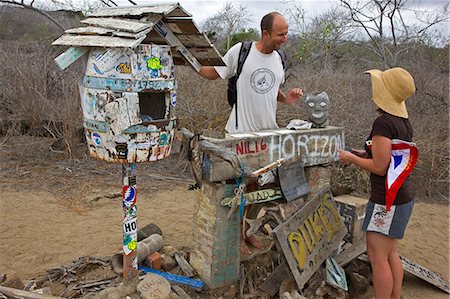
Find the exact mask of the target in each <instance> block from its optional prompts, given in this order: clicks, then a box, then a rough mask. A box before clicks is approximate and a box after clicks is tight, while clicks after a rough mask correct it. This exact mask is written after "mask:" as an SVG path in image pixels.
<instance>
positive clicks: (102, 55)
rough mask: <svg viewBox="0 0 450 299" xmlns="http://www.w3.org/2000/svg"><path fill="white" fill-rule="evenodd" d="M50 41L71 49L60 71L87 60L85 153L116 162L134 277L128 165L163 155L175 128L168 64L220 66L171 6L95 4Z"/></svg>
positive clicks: (128, 268) (132, 176) (127, 264)
mask: <svg viewBox="0 0 450 299" xmlns="http://www.w3.org/2000/svg"><path fill="white" fill-rule="evenodd" d="M81 23H83V24H85V25H86V26H83V27H79V28H73V29H69V30H66V31H65V34H64V35H62V36H61V37H59V38H58V39H57V40H56V41H54V42H53V45H58V46H71V47H70V48H69V49H68V50H67V51H65V52H64V53H62V54H61V55H60V56H58V57H57V58H56V59H55V61H56V63H57V64H58V65H59V66H60V68H61V69H65V68H66V67H68V66H69V65H70V64H71V63H73V62H74V61H76V60H77V59H78V58H80V57H83V56H84V57H87V62H86V69H85V73H84V76H83V78H82V80H81V81H80V84H79V89H80V98H81V106H82V110H83V118H84V124H83V125H84V128H85V134H86V140H87V144H88V147H89V153H90V155H91V156H92V157H94V158H97V159H100V160H103V161H106V162H112V163H121V164H122V165H123V166H122V170H123V171H122V175H123V187H122V199H123V210H124V217H123V252H124V255H123V256H124V259H123V269H124V277H125V278H133V277H136V275H137V250H136V248H137V213H136V211H137V209H136V194H137V189H136V163H140V162H151V161H157V160H161V159H163V158H165V157H167V156H169V154H170V151H171V146H172V142H173V139H174V129H175V127H176V120H177V119H176V116H175V108H176V104H177V82H176V79H175V74H174V65H177V64H190V65H191V66H192V67H193V68H194V69H195V70H196V71H199V69H200V67H201V66H202V65H224V64H223V61H222V59H221V56H220V54H219V53H218V52H217V51H216V49H215V48H214V46H213V45H212V44H211V43H210V41H209V40H208V38H207V37H206V36H205V35H204V34H202V33H200V31H199V30H198V28H197V26H196V25H195V23H194V22H193V20H192V16H191V15H190V14H189V13H188V12H186V11H185V10H184V9H183V8H182V7H181V6H180V5H179V4H166V5H154V6H132V7H116V8H107V9H102V10H100V11H98V12H95V13H90V14H89V15H88V17H87V18H86V19H84V20H82V21H81Z"/></svg>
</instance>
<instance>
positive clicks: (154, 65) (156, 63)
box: [147, 57, 163, 70]
mask: <svg viewBox="0 0 450 299" xmlns="http://www.w3.org/2000/svg"><path fill="white" fill-rule="evenodd" d="M147 67H148V68H149V69H151V70H160V69H162V68H163V67H162V65H161V60H160V59H159V58H158V57H151V58H149V59H148V60H147Z"/></svg>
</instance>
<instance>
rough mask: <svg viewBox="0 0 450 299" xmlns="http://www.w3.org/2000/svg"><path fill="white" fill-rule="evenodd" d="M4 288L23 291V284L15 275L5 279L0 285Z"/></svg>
mask: <svg viewBox="0 0 450 299" xmlns="http://www.w3.org/2000/svg"><path fill="white" fill-rule="evenodd" d="M2 285H3V286H4V287H8V288H13V289H18V290H23V289H24V288H25V284H24V283H23V282H22V280H21V279H20V278H19V276H17V274H15V273H14V274H13V275H11V277H6V281H5V283H3V284H2Z"/></svg>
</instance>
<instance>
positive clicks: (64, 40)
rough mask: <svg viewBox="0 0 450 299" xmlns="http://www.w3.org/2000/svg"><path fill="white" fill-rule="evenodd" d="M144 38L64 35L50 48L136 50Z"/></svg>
mask: <svg viewBox="0 0 450 299" xmlns="http://www.w3.org/2000/svg"><path fill="white" fill-rule="evenodd" d="M144 38H145V35H144V36H142V37H140V38H138V39H130V38H122V37H113V36H89V35H69V34H65V35H62V36H61V37H59V38H58V39H57V40H55V41H54V42H53V43H52V46H57V45H60V46H74V47H105V48H136V47H137V46H138V45H139V44H140V43H141V42H142V41H143V40H144Z"/></svg>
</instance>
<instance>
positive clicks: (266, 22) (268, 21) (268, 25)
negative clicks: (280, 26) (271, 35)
mask: <svg viewBox="0 0 450 299" xmlns="http://www.w3.org/2000/svg"><path fill="white" fill-rule="evenodd" d="M277 15H278V16H281V14H280V13H279V12H276V11H273V12H269V13H268V14H266V15H265V16H264V17H263V18H262V19H261V34H262V33H263V32H264V30H267V31H269V32H270V31H271V30H272V26H273V19H275V16H277Z"/></svg>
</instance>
